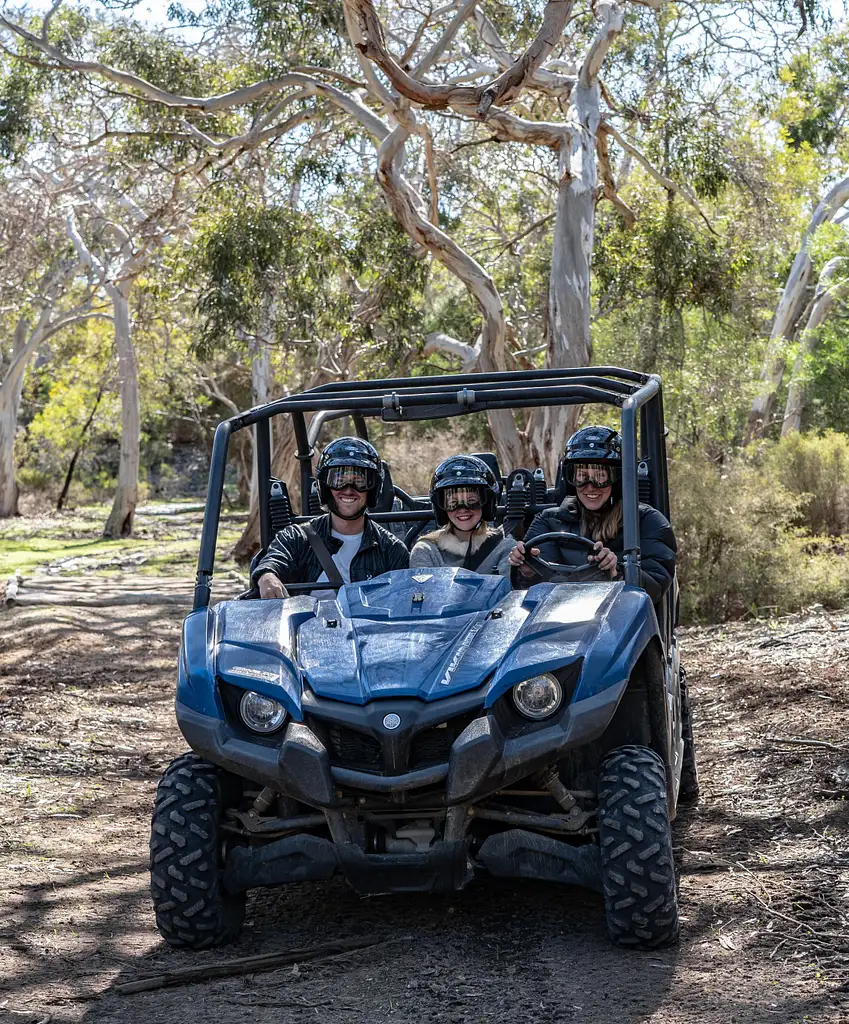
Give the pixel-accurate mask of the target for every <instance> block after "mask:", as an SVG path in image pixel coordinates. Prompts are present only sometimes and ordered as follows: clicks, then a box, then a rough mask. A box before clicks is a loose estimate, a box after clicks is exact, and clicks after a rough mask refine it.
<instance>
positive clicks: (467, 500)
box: [436, 486, 483, 512]
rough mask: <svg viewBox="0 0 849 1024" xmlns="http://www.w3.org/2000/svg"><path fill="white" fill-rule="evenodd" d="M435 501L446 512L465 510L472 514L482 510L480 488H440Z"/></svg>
mask: <svg viewBox="0 0 849 1024" xmlns="http://www.w3.org/2000/svg"><path fill="white" fill-rule="evenodd" d="M436 501H437V503H438V505H439V507H440V508H441V509H444V510H445V511H446V512H456V511H457V510H458V509H461V508H467V509H469V510H470V511H472V512H474V511H475V510H476V509H479V508H483V494H482V493H481V488H480V487H468V486H467V487H440V488H439V490H438V491H437V492H436Z"/></svg>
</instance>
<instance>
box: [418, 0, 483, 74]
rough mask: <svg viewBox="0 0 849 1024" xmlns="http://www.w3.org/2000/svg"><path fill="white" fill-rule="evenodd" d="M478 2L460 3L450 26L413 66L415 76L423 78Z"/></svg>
mask: <svg viewBox="0 0 849 1024" xmlns="http://www.w3.org/2000/svg"><path fill="white" fill-rule="evenodd" d="M478 3H479V0H463V3H462V4H461V5H460V10H459V11H457V13H456V14H455V15H454V17H453V18H452V19H451V21H450V22H449V23H448V27H447V28H446V29H445V31H444V32H443V33H442V35H441V36H440V37H439V39H437V40H436V42H435V43H434V44H433V46H431V48H430V49H429V50H428V51H427V53H426V54H425V55H424V56H423V57H422V59H421V60H420V61H419V62H418V64H416V66H415V67H414V68H413V78H421V77H422V75H424V74H425V73H426V72H427V71H428V69H429V68H431V67H433V65H434V63H435V62H436V61H437V60H438V59H439V57H440V56H441V55H442V54H443V53H444V52H445V50H446V49H447V48H448V47H449V46H450V45H451V43H452V42H453V40H454V37H455V36H456V35H457V33H458V32H459V31H460V27H461V25H462V24H463V22H464V21H465V20H466V19H467V18H468V17H469V15H470V14H471V13H472V11H473V10H474V9H475V7H476V6H477V5H478Z"/></svg>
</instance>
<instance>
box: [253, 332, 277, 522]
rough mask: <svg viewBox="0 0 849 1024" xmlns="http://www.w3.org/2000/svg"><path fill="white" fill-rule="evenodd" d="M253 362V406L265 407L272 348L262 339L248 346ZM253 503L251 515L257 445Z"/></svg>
mask: <svg viewBox="0 0 849 1024" xmlns="http://www.w3.org/2000/svg"><path fill="white" fill-rule="evenodd" d="M248 353H249V355H250V360H251V405H252V406H256V405H265V403H266V402H267V401H268V395H269V388H270V385H271V347H270V346H269V345H266V344H265V342H264V341H262V339H260V338H255V339H253V340H252V341H251V343H250V345H249V346H248ZM251 450H252V456H251V501H250V514H251V515H253V514H254V512H255V511H256V509H257V501H258V491H257V462H256V445H255V444H253V443H252V444H251Z"/></svg>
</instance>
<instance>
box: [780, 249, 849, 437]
mask: <svg viewBox="0 0 849 1024" xmlns="http://www.w3.org/2000/svg"><path fill="white" fill-rule="evenodd" d="M845 263H846V260H845V259H844V258H843V257H840V256H836V257H834V259H831V260H829V261H828V263H826V265H825V266H824V267H823V271H822V273H821V274H820V279H819V281H818V283H817V290H816V294H815V295H814V298H813V301H812V303H811V315H810V316H809V317H808V322H807V324H806V325H805V329H804V330H803V331H802V333H801V336H800V339H799V340H800V341H801V349H800V351H799V355H798V356H797V357H796V362H795V363H794V365H793V378H792V380H791V381H790V387H789V389H788V391H787V403H786V405H785V407H784V419H783V420H782V423H781V436H782V437H786V436H787V435H788V434H793V433H797V432H798V431H800V430H801V429H802V417H803V415H804V412H805V408H806V405H807V403H806V400H805V385H804V382H803V374H804V372H805V366H806V364H807V363H808V361H809V360H810V358H811V356H813V354H814V352H816V350H817V346H818V345H819V343H820V330H819V328H820V327H822V325H823V323H824V322H825V319H826V317H827V316H828V314H829V312H830V311H831V308H832V306H833V305H834V303H835V302H837V301H839V300H840V299H841V298H842V297H843V296H844V295H845V294H846V291H847V288H849V281H846V280H843V281H836V282H835V281H834V276H835V274H836V273H837V272H838V270H840V268H841V267H843V265H844V264H845Z"/></svg>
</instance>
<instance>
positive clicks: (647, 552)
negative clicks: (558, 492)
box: [509, 427, 676, 603]
mask: <svg viewBox="0 0 849 1024" xmlns="http://www.w3.org/2000/svg"><path fill="white" fill-rule="evenodd" d="M562 465H563V475H564V477H565V480H566V483H567V484H568V485H569V486H570V487H571V488H572V489H573V491H574V495H570V496H568V497H567V498H566V500H565V501H564V502H563V504H562V505H560V507H559V508H552V509H546V510H545V511H544V512H540V513H539V515H537V516H536V517H535V519H534V521H533V522H532V523H531V525H530V527H529V528H528V532H527V533H526V534H525V538H524V541H519V542H518V543H517V544H516V546H515V547H514V548H513V550H512V551H511V552H510V555H509V563H510V565H512V566H514V567H516V568H517V569H518V570H519V574H520V576H521V577H522V578H523V580H524V584H525V585H527V584H528V583H529V582H532V581H533V579H534V575H535V574H534V570H533V569H531V567H530V566H529V565H526V564H525V550H526V548H530V552H531V554H533V555H539V554H541V555H542V557H543V558H544V559H545V560H546V561H549V562H563V561H567V562H568V561H569V560H570V559H569V557H568V554H569V553H568V552H566V551H565V549H561V547H560V546H559V545H558V543H557V541H556V540H549V541H544V542H543V543H542V544H541V545H540V546H539V547H538V548H535V547H533V546H531V545H532V542H533V539H534V537H538V536H540V534H543V533H551V532H553V531H562V532H564V533H578V534H580V535H581V536H582V537H587V538H589V539H590V540H594V541H595V551H594V552H593V553H592V554H591V555H590V556H589V561H590V562H592V563H594V565H595V567H596V569H597V570H600V571H601V573H603V574H604V575H606V576H607V577H608V578H610V579H615V578H616V577H617V576H620V577H621V575H622V557H621V556H622V553H623V543H622V438H621V437H620V436H619V434H618V433H617V432H616V431H615V430H611V429H610V427H584V428H583V429H582V430H579V431H577V433H575V434H573V435H572V436H571V437H570V438H569V440H568V441H567V442H566V451H565V452H564V453H563V460H562ZM675 552H676V544H675V536H674V534H673V533H672V527H671V526H670V525H669V522H668V520H667V519H666V516H664V515H663V514H662V513H660V512H658V511H657V509H654V508H652V507H651V506H650V505H642V504H641V505H640V586H641V587H642V588H643V589H644V590H645V591H646V593H647V594H648V595H649V597H650V598H651V599H652V601H654V602H655V603H656V602H658V601H659V600H660V599H661V597H663V595H664V594H665V593H666V591H667V589H668V587H669V585H670V584H671V583H672V577H673V575H674V573H675ZM573 554H574V552H573ZM564 555H566V557H564ZM581 561H583V557H582V558H581ZM573 564H574V562H573ZM595 578H596V579H597V578H598V574H597V573H596V574H595Z"/></svg>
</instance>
